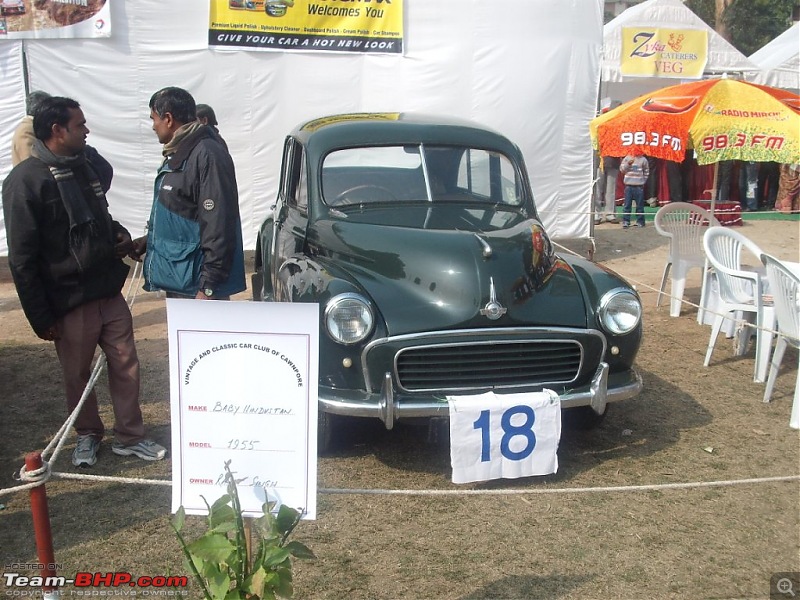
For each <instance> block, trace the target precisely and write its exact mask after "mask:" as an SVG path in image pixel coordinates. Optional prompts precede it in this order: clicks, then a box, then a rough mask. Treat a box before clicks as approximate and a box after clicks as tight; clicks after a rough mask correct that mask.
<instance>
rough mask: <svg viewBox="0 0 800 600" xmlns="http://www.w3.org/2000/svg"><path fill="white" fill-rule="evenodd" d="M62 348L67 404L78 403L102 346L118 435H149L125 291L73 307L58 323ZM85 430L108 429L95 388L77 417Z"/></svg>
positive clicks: (129, 438)
mask: <svg viewBox="0 0 800 600" xmlns="http://www.w3.org/2000/svg"><path fill="white" fill-rule="evenodd" d="M56 327H57V328H58V333H59V335H60V339H58V340H56V342H55V344H56V353H57V354H58V360H59V361H60V362H61V369H62V371H63V373H64V387H65V388H66V394H67V409H68V410H69V412H70V413H72V411H73V410H74V409H75V407H76V406H77V405H78V402H79V401H80V399H81V396H82V395H83V391H84V389H85V388H86V384H87V382H88V381H89V378H90V376H91V373H92V359H93V357H94V352H95V349H96V348H97V346H98V345H99V346H100V348H101V349H102V350H103V352H104V353H105V355H106V361H107V367H106V368H107V370H108V390H109V393H110V395H111V405H112V407H113V409H114V437H115V439H116V440H117V441H118V442H120V443H121V444H124V445H126V446H128V445H131V444H135V443H137V442H138V441H140V440H141V439H142V438H143V437H144V423H143V421H142V411H141V409H140V407H139V357H138V356H137V354H136V346H135V344H134V341H133V317H132V316H131V311H130V309H129V308H128V305H127V304H126V303H125V299H124V298H123V297H122V294H117V295H116V296H114V297H112V298H106V299H102V300H93V301H91V302H87V303H86V304H82V305H81V306H79V307H77V308H75V309H73V310H72V311H70V312H69V313H67V314H66V315H65V316H64V317H62V318H61V319H59V320H58V322H57V323H56ZM75 430H76V431H77V432H78V434H79V435H94V436H95V437H97V439H98V440H100V439H102V437H103V434H104V432H105V428H104V426H103V421H102V419H101V418H100V413H99V411H98V407H97V396H96V394H95V392H94V390H92V391H91V392H90V394H89V396H88V397H87V398H86V402H84V404H83V408H82V409H81V412H80V414H79V415H78V417H77V419H76V421H75Z"/></svg>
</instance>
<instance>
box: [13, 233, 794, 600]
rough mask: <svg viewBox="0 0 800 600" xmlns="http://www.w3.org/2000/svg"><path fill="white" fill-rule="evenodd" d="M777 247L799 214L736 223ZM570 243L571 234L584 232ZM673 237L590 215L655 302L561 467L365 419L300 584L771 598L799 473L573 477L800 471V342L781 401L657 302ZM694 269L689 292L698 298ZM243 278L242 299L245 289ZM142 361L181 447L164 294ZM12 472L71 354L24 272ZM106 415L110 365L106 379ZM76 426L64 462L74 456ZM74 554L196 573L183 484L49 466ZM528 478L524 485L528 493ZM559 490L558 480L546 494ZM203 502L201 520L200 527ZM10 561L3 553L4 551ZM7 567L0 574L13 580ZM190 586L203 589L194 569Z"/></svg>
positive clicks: (326, 473) (61, 551) (137, 469)
mask: <svg viewBox="0 0 800 600" xmlns="http://www.w3.org/2000/svg"><path fill="white" fill-rule="evenodd" d="M740 230H741V231H742V232H743V233H745V234H746V235H748V236H749V237H751V238H752V239H753V240H755V241H756V242H757V243H758V244H759V245H760V246H761V247H762V248H763V249H764V250H765V251H767V252H769V253H772V254H775V255H776V256H778V257H781V258H785V259H788V260H798V247H800V246H799V244H798V223H797V222H791V221H756V222H752V223H747V224H746V225H745V226H744V227H742V228H741V229H740ZM579 246H580V245H576V249H578V250H579V251H581V252H582V251H583V249H582V248H579ZM666 251H667V246H666V240H665V238H661V237H660V236H658V235H657V233H656V232H655V230H654V229H653V228H652V227H647V228H645V229H641V230H640V229H632V230H627V231H625V230H622V229H621V228H620V227H619V226H614V225H610V224H606V225H601V226H599V227H598V228H597V231H596V253H595V258H596V260H597V261H599V262H602V263H604V264H606V265H608V266H609V267H610V268H612V269H614V270H616V271H618V272H619V273H621V274H622V275H624V276H625V277H627V278H628V279H629V280H630V281H631V282H632V283H635V284H636V285H637V287H638V289H639V291H640V293H641V295H642V298H643V302H644V306H645V338H644V346H643V348H642V350H641V352H640V354H639V359H638V368H639V370H640V372H641V373H642V376H643V378H644V384H645V390H644V392H643V393H642V394H641V395H640V396H639V397H637V398H635V399H631V400H628V401H625V402H622V403H618V404H616V405H614V406H613V407H612V410H611V412H610V414H609V415H608V418H607V419H606V420H605V421H604V422H603V424H602V425H601V427H599V428H598V429H596V430H593V431H590V432H576V431H565V432H564V435H563V438H562V441H561V445H560V447H559V462H560V468H559V472H558V473H557V474H556V475H553V476H549V477H542V478H529V479H522V480H514V481H497V482H490V483H486V484H481V485H471V486H455V485H453V484H451V483H450V463H449V451H448V448H447V446H446V444H445V443H443V439H442V438H441V437H440V438H438V439H436V438H435V437H431V436H429V435H428V431H427V429H425V428H422V427H416V426H414V425H410V424H403V423H402V422H401V423H400V424H398V426H397V427H396V429H395V430H393V431H391V432H387V431H385V430H383V429H382V427H381V426H379V425H378V424H376V423H373V422H370V421H366V422H361V421H359V422H354V424H353V432H352V435H353V442H352V444H351V445H349V446H348V447H346V448H343V449H342V450H341V451H339V452H338V453H336V454H335V455H333V456H330V457H326V458H323V459H321V460H320V464H319V475H318V484H319V487H320V488H322V489H324V490H327V491H326V492H324V493H321V494H320V497H319V506H318V518H317V520H316V521H313V522H303V523H302V524H301V525H300V527H299V528H298V530H297V532H296V534H295V535H296V537H297V538H298V539H300V540H302V541H304V542H305V543H307V544H308V545H309V546H310V547H311V548H312V549H313V550H314V551H315V552H316V554H317V556H318V558H317V560H315V561H311V562H299V563H296V577H295V579H296V580H295V589H296V593H295V596H296V597H297V598H342V599H344V598H347V599H361V598H363V599H368V598H369V599H394V598H403V599H405V598H458V599H464V600H466V599H483V598H503V599H523V598H524V599H530V598H543V599H552V598H581V599H586V598H766V597H768V596H769V584H770V577H771V576H772V575H773V574H774V573H778V572H787V571H794V572H798V571H800V510H798V509H799V508H800V502H799V498H800V496H799V495H798V490H799V489H800V484H798V482H797V481H791V482H767V483H751V484H746V485H731V486H724V487H689V488H676V489H662V490H657V491H637V490H628V491H603V492H587V491H572V492H569V491H566V492H558V490H561V489H562V488H564V489H567V488H568V489H572V490H575V489H577V490H585V489H586V488H597V487H603V488H608V487H616V486H641V485H649V484H665V483H674V484H678V483H685V482H712V481H735V480H741V479H756V478H763V477H781V476H788V475H797V474H798V473H799V472H800V469H799V468H798V465H800V444H799V443H798V442H800V436H799V435H798V432H797V431H794V430H791V429H789V427H788V420H789V410H790V406H791V400H792V395H793V392H794V382H795V378H796V377H797V371H796V367H797V363H798V358H797V354H796V352H794V351H791V350H790V351H787V355H786V356H785V358H784V368H783V370H782V371H781V374H780V376H779V378H778V383H777V386H776V390H775V393H774V395H773V401H772V402H771V403H769V404H763V403H762V402H761V397H762V395H763V391H764V386H763V384H756V383H753V381H752V373H753V350H752V349H750V351H749V353H748V354H747V355H746V356H743V357H735V356H734V355H733V345H732V343H730V341H726V340H723V339H720V340H719V341H718V343H717V349H716V351H715V353H714V356H713V359H712V363H711V365H710V366H709V367H707V368H706V367H703V365H702V363H703V356H704V353H705V347H706V345H707V343H708V336H709V333H710V328H708V327H703V326H700V325H698V324H697V323H696V321H695V311H694V309H693V308H692V307H691V306H690V305H685V307H684V310H683V313H682V315H681V316H680V317H678V318H670V317H669V309H668V302H665V303H664V304H663V305H662V307H661V308H660V309H656V308H655V297H656V294H655V291H654V290H655V288H656V287H657V285H658V283H659V281H660V279H661V272H662V269H663V267H664V261H665V259H666ZM699 282H700V278H699V274H698V273H696V272H695V273H694V274H692V276H690V279H689V282H688V285H687V298H688V299H689V300H690V301H695V302H696V301H697V300H698V298H699ZM247 297H248V296H247V294H242V296H241V299H247ZM133 311H134V315H135V324H136V336H137V344H138V348H139V353H140V357H141V360H142V365H143V373H144V378H143V392H142V398H143V400H142V405H143V410H144V413H145V419H146V422H147V424H148V426H149V429H150V433H151V434H152V436H153V437H154V438H155V439H156V440H157V441H159V442H160V443H162V444H165V445H167V446H169V442H170V431H169V404H168V370H167V356H168V353H167V341H166V325H165V321H166V318H165V317H166V311H165V307H164V301H163V299H162V298H159V297H157V296H155V295H153V294H146V293H144V292H142V293H141V294H139V296H138V297H137V300H136V303H135V304H134V308H133ZM0 318H2V324H3V327H2V331H0V381H2V382H3V388H2V389H3V392H2V399H1V400H0V423H2V432H3V435H2V436H0V489H3V488H6V487H9V486H11V485H13V484H14V483H15V482H14V481H13V479H12V477H11V474H12V473H13V472H14V471H15V470H17V469H19V466H20V465H21V464H22V460H23V456H24V454H25V453H26V452H28V451H31V450H35V449H41V448H44V446H45V445H46V444H47V443H48V441H49V440H50V438H51V436H52V435H53V433H54V432H55V431H56V430H57V429H58V427H59V426H60V425H61V423H62V422H63V420H64V418H65V415H64V406H63V400H62V398H61V380H60V373H59V369H58V362H57V360H56V357H55V353H54V351H53V348H52V346H51V345H50V344H47V343H44V342H40V341H39V340H37V338H35V336H34V335H33V334H32V333H31V332H30V330H29V328H28V326H27V323H26V322H25V320H24V316H23V315H22V313H21V311H20V308H19V303H18V302H17V300H16V295H15V293H14V290H13V286H12V285H11V284H10V283H9V282H8V281H7V279H6V278H0ZM98 391H99V393H100V398H101V404H102V406H103V410H104V411H105V412H104V416H105V417H106V421H107V423H110V422H111V416H110V411H109V409H108V402H107V394H106V388H105V383H104V382H103V381H101V382H100V384H99V386H98ZM73 443H74V441H73V440H71V441H70V442H69V443H68V445H67V446H66V447H65V449H64V451H63V452H62V454H61V456H60V457H59V459H58V461H57V462H56V464H55V465H53V469H54V470H55V471H62V472H72V471H73V468H72V466H71V464H70V463H69V455H70V453H71V450H72V444H73ZM170 468H171V465H170V462H169V460H167V461H163V462H161V463H155V464H144V463H143V462H142V461H139V460H137V459H135V458H121V457H117V456H114V455H113V454H112V453H111V452H110V449H109V448H108V447H107V445H105V444H104V446H103V449H102V451H101V454H100V457H99V461H98V464H97V465H96V466H95V467H94V468H93V469H92V470H91V473H92V474H97V475H114V476H124V477H142V478H148V479H162V480H164V479H169V477H170ZM47 488H48V496H49V505H50V514H51V519H52V528H53V537H54V540H55V555H56V560H57V562H58V563H60V564H61V569H60V573H61V574H65V575H67V576H69V575H71V574H74V573H75V572H76V571H102V572H108V571H130V572H132V573H133V574H134V575H151V576H153V575H164V574H184V573H186V570H185V569H184V567H183V565H182V559H181V555H180V552H179V548H178V545H177V543H176V541H175V539H174V535H173V534H172V532H171V529H170V528H169V526H168V520H169V507H170V490H169V488H168V487H163V486H144V485H133V484H119V483H107V482H99V483H98V482H87V481H73V480H57V481H53V482H51V483H49V484H48V486H47ZM338 488H347V489H353V488H364V489H372V490H444V491H450V490H452V491H458V490H486V491H492V490H494V491H497V492H502V491H503V490H505V491H506V492H505V493H498V494H497V495H468V496H467V495H454V496H436V495H424V494H421V495H386V494H380V493H376V494H373V495H365V494H357V495H346V494H341V493H330V491H331V490H335V489H338ZM523 492H524V493H523ZM542 492H558V493H542ZM0 503H2V504H4V505H5V506H4V509H3V510H0V560H2V561H3V564H4V565H8V564H10V563H11V562H29V561H33V562H35V561H36V550H35V544H34V540H33V534H32V531H33V530H32V525H31V518H30V512H29V502H28V497H27V494H26V493H15V494H13V495H7V496H3V497H0ZM201 525H202V519H200V518H192V519H190V525H189V526H190V531H192V530H195V531H197V530H199V528H200V526H201ZM5 571H8V569H5ZM2 586H3V582H2V581H0V587H2ZM188 597H190V598H197V597H199V593H198V592H197V588H196V587H192V588H190V592H189V595H188Z"/></svg>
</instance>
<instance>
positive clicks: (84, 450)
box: [72, 435, 100, 467]
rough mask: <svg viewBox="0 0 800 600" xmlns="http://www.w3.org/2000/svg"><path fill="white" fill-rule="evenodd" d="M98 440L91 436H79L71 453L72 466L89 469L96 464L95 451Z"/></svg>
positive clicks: (97, 446)
mask: <svg viewBox="0 0 800 600" xmlns="http://www.w3.org/2000/svg"><path fill="white" fill-rule="evenodd" d="M99 447H100V440H98V439H97V438H96V437H94V436H93V435H79V436H78V443H77V444H76V445H75V450H74V451H73V452H72V464H73V465H75V466H76V467H91V466H93V465H94V464H95V463H96V462H97V449H98V448H99Z"/></svg>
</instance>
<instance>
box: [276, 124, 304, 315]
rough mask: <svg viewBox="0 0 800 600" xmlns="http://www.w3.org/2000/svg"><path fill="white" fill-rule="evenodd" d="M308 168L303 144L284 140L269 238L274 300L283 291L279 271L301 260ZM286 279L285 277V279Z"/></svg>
mask: <svg viewBox="0 0 800 600" xmlns="http://www.w3.org/2000/svg"><path fill="white" fill-rule="evenodd" d="M307 181H308V169H307V165H306V156H305V152H304V149H303V145H302V144H300V143H299V142H298V141H297V140H296V139H294V138H292V137H289V138H287V139H286V143H285V144H284V149H283V169H282V171H281V187H280V193H279V195H278V203H277V205H276V207H275V225H274V233H273V236H272V252H271V265H270V267H271V268H270V272H271V273H272V278H273V279H272V282H273V290H275V294H276V299H277V300H285V299H286V298H284V297H282V294H283V290H282V289H281V285H280V283H279V281H280V279H281V270H282V269H287V268H290V267H289V265H290V264H296V262H297V260H296V259H297V258H298V257H302V254H303V249H304V247H305V240H306V228H307V227H308V217H309V215H308V210H309V202H308V185H307ZM284 279H285V277H284Z"/></svg>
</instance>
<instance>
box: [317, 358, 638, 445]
mask: <svg viewBox="0 0 800 600" xmlns="http://www.w3.org/2000/svg"><path fill="white" fill-rule="evenodd" d="M609 386H610V387H609ZM641 391H642V378H641V376H640V375H639V374H638V373H637V372H636V371H635V370H633V369H631V370H630V371H628V372H626V373H620V374H615V375H611V376H609V372H608V364H607V363H604V362H603V363H600V365H599V366H598V367H597V370H596V371H595V374H594V377H592V381H591V383H590V384H589V385H588V386H586V387H584V388H581V389H578V390H572V391H568V392H565V393H563V394H561V395H560V396H559V398H560V399H561V406H562V408H574V407H577V406H591V407H592V409H593V410H594V411H595V412H596V413H597V414H603V413H604V412H605V410H606V404H608V403H609V402H618V401H619V400H625V399H627V398H632V397H633V396H636V395H637V394H638V393H639V392H641ZM452 395H453V396H455V395H457V394H452ZM319 407H320V410H322V411H325V412H329V413H333V414H337V415H346V416H351V417H374V418H378V419H380V420H381V421H383V423H384V424H385V425H386V429H391V428H392V427H394V423H395V421H397V419H400V418H410V417H446V416H448V414H449V412H450V408H449V405H448V403H447V400H446V399H444V398H441V399H437V398H433V399H432V398H430V397H427V398H424V399H414V398H409V397H406V398H404V399H403V401H402V402H398V400H397V398H396V397H395V391H394V385H393V384H392V376H391V374H390V373H386V374H385V375H384V378H383V384H382V385H381V392H380V395H378V394H364V393H360V394H358V393H356V394H353V393H352V392H351V393H348V392H347V390H336V389H333V388H323V387H320V389H319Z"/></svg>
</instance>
